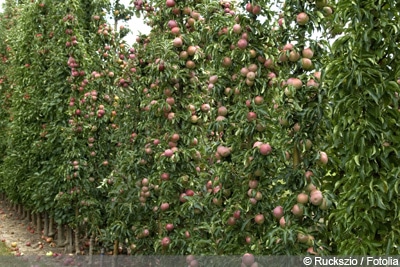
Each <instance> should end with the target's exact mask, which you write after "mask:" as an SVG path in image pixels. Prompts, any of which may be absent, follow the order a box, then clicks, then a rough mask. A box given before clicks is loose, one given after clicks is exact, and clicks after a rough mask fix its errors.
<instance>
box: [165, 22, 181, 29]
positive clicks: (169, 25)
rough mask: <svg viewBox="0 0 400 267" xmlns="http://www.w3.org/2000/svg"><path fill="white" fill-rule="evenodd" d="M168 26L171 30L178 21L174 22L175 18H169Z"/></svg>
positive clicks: (176, 25)
mask: <svg viewBox="0 0 400 267" xmlns="http://www.w3.org/2000/svg"><path fill="white" fill-rule="evenodd" d="M167 25H168V28H170V29H171V30H172V29H173V28H175V27H178V22H176V20H170V21H168V24H167Z"/></svg>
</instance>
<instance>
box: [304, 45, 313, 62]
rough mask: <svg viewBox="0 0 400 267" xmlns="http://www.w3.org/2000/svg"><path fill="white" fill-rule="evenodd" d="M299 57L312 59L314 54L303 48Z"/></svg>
mask: <svg viewBox="0 0 400 267" xmlns="http://www.w3.org/2000/svg"><path fill="white" fill-rule="evenodd" d="M301 55H302V56H303V57H305V58H310V59H311V58H312V57H313V56H314V52H313V51H312V50H311V48H309V47H308V48H304V49H303V51H302V52H301Z"/></svg>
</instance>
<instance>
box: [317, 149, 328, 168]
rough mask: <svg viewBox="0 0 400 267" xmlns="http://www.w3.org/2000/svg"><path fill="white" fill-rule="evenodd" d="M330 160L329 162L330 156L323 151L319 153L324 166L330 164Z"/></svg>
mask: <svg viewBox="0 0 400 267" xmlns="http://www.w3.org/2000/svg"><path fill="white" fill-rule="evenodd" d="M328 160H329V158H328V155H327V154H326V153H325V152H323V151H321V152H319V161H320V162H321V163H322V164H323V165H326V164H328Z"/></svg>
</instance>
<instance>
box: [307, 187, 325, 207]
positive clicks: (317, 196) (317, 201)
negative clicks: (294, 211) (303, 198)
mask: <svg viewBox="0 0 400 267" xmlns="http://www.w3.org/2000/svg"><path fill="white" fill-rule="evenodd" d="M323 199H324V197H323V196H322V192H321V191H319V190H317V189H315V190H313V191H311V193H310V202H311V204H313V205H315V206H319V205H321V204H322V200H323Z"/></svg>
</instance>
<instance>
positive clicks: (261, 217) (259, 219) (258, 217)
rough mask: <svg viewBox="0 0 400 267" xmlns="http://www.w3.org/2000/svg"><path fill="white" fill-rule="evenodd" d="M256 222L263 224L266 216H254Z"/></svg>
mask: <svg viewBox="0 0 400 267" xmlns="http://www.w3.org/2000/svg"><path fill="white" fill-rule="evenodd" d="M254 221H255V222H256V224H263V223H264V221H265V218H264V215H262V214H257V215H256V216H254Z"/></svg>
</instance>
